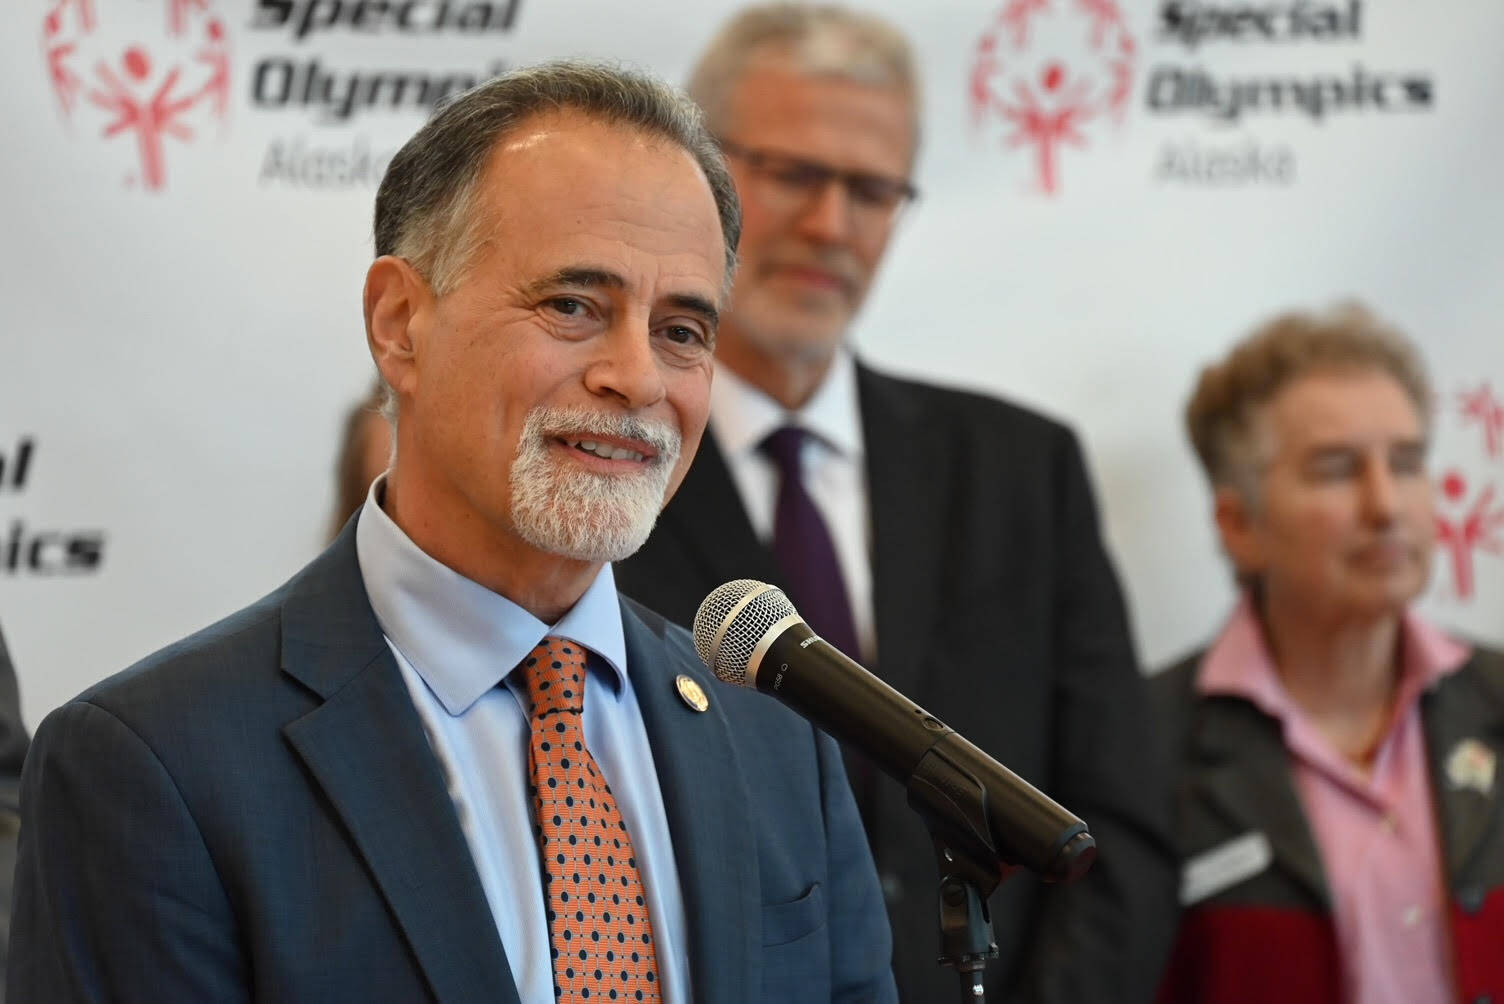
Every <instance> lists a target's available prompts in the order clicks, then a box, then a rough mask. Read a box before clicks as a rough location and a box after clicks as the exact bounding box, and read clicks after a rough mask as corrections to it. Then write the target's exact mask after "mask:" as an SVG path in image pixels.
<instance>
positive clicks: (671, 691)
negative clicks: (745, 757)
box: [622, 604, 762, 1004]
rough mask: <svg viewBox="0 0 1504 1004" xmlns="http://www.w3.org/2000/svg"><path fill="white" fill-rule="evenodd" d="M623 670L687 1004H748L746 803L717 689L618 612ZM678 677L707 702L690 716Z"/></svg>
mask: <svg viewBox="0 0 1504 1004" xmlns="http://www.w3.org/2000/svg"><path fill="white" fill-rule="evenodd" d="M622 624H623V627H624V628H625V632H626V641H627V667H628V672H630V673H631V676H632V688H633V691H634V692H635V693H636V695H637V703H638V706H639V707H640V708H641V710H642V719H643V724H644V726H645V727H646V728H647V733H648V742H649V744H650V745H651V747H652V750H653V762H654V765H655V766H656V768H657V772H658V784H659V787H660V788H661V789H662V792H663V808H664V811H665V813H666V815H667V817H668V826H669V832H670V834H671V835H672V837H673V844H674V858H675V859H676V861H677V864H678V870H679V883H680V886H681V889H682V891H683V894H684V910H685V916H686V919H687V921H688V924H689V944H690V951H691V952H692V953H693V954H692V958H691V961H690V972H691V978H692V980H693V982H694V996H695V999H696V1000H706V1001H717V1002H723V1001H724V1002H728V1004H731V1002H740V1001H745V1002H749V1004H750V1002H751V1001H752V1000H753V999H754V996H755V993H756V987H757V986H758V985H759V980H760V974H759V973H758V972H757V970H756V959H757V957H758V952H759V950H760V944H759V943H760V939H761V930H762V918H761V915H760V910H761V903H760V901H759V900H758V898H757V896H756V890H757V889H758V888H759V884H758V876H757V848H756V846H755V844H754V842H753V839H752V832H753V825H752V820H751V819H750V818H748V815H747V805H748V804H749V802H748V797H747V795H746V793H745V792H744V791H743V783H742V772H741V768H740V765H739V763H738V761H737V758H736V751H735V746H734V744H733V743H732V741H731V730H730V726H729V724H728V723H727V721H726V718H725V715H724V712H723V711H722V709H721V707H720V702H719V701H717V700H716V693H717V690H716V688H718V686H719V685H718V684H716V683H714V682H712V680H711V678H710V675H709V673H708V671H707V670H706V669H705V667H704V666H702V665H700V663H699V661H698V660H696V659H695V658H694V656H693V653H691V652H690V651H688V649H687V647H684V646H672V647H671V646H670V645H669V644H668V643H667V642H666V640H665V639H664V637H663V636H662V635H661V634H658V633H654V631H653V630H652V629H651V628H649V627H648V626H647V625H646V624H644V623H643V621H642V620H641V619H640V618H639V617H638V616H637V614H636V613H635V612H634V611H633V610H632V608H631V607H630V606H628V605H627V604H623V605H622ZM679 675H687V676H689V677H691V678H692V679H693V680H694V681H695V682H697V683H698V684H699V685H700V687H701V689H703V690H704V692H705V693H706V694H708V695H710V699H711V702H710V709H709V710H708V711H705V712H696V711H693V710H691V709H690V708H689V706H688V705H687V704H685V703H684V701H683V700H681V699H680V697H679V695H678V691H677V688H676V685H675V679H676V677H678V676H679Z"/></svg>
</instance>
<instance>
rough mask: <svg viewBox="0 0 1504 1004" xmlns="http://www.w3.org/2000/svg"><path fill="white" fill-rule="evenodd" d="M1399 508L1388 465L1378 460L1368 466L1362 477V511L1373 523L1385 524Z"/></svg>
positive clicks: (1396, 489) (1392, 475) (1397, 491)
mask: <svg viewBox="0 0 1504 1004" xmlns="http://www.w3.org/2000/svg"><path fill="white" fill-rule="evenodd" d="M1398 506H1399V488H1398V485H1396V484H1395V479H1394V472H1393V471H1391V470H1390V469H1389V464H1388V463H1387V462H1385V461H1384V460H1379V461H1376V462H1373V463H1370V464H1369V465H1368V469H1367V471H1366V472H1365V474H1364V477H1363V509H1364V511H1365V512H1366V513H1367V515H1368V517H1369V518H1370V519H1372V520H1373V521H1375V522H1381V523H1387V522H1389V521H1390V520H1392V519H1393V518H1394V515H1395V512H1396V510H1397V509H1398Z"/></svg>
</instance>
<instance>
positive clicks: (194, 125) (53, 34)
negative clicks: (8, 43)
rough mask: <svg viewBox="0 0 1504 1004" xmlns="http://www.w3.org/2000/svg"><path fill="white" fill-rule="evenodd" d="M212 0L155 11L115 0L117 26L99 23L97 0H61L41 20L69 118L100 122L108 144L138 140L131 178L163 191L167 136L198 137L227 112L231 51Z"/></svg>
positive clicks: (173, 2) (52, 76)
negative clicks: (116, 2)
mask: <svg viewBox="0 0 1504 1004" xmlns="http://www.w3.org/2000/svg"><path fill="white" fill-rule="evenodd" d="M215 2H216V0H156V3H155V5H154V7H155V15H154V16H152V14H151V13H150V11H151V8H147V7H144V5H138V6H133V7H126V8H121V7H120V6H119V5H116V6H115V7H111V8H107V10H108V12H109V13H110V14H112V15H114V16H116V17H117V19H118V20H119V22H120V23H119V24H115V25H113V26H112V25H110V24H101V18H100V16H99V15H100V11H99V10H98V9H97V7H96V3H97V0H56V2H55V3H54V4H53V6H52V7H51V9H50V10H48V12H47V15H46V17H44V18H43V20H42V52H43V56H44V58H45V60H46V66H47V76H48V80H49V82H50V83H51V85H52V90H53V93H54V94H56V95H57V100H58V106H59V108H60V110H61V112H62V115H63V118H64V119H65V120H66V121H69V122H73V121H79V120H82V121H84V122H86V124H87V125H88V126H90V127H91V128H97V130H98V132H97V135H98V136H99V138H101V139H103V140H109V141H113V140H119V139H130V140H133V141H134V143H133V148H134V156H133V157H132V158H131V159H132V160H133V161H134V163H135V164H136V170H135V171H133V172H128V174H127V177H126V180H127V183H128V184H140V185H141V186H142V187H143V188H146V189H148V190H151V191H156V190H160V189H161V188H163V187H164V186H165V185H166V183H167V154H168V149H169V143H168V141H169V140H171V141H172V145H174V146H175V145H179V144H187V143H191V142H192V141H193V140H194V139H195V138H196V137H197V136H198V135H200V134H202V132H203V131H204V130H205V128H206V127H208V126H210V125H212V124H213V123H214V122H218V123H220V124H223V123H224V122H225V120H226V119H227V118H228V115H229V108H230V47H229V40H228V38H227V35H226V32H225V25H224V21H223V20H222V19H221V18H220V17H219V16H218V15H217V14H216V13H215V12H214V10H213V4H214V3H215ZM143 11H147V12H148V13H147V18H148V20H146V21H144V22H143V20H142V17H143ZM128 18H129V19H131V23H126V22H127V19H128ZM111 27H113V28H114V31H113V32H112V31H111V30H110V29H111ZM126 33H128V34H126ZM143 36H145V37H147V38H149V39H150V40H149V41H143V40H142V38H143Z"/></svg>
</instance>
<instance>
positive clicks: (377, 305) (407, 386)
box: [364, 255, 434, 396]
mask: <svg viewBox="0 0 1504 1004" xmlns="http://www.w3.org/2000/svg"><path fill="white" fill-rule="evenodd" d="M433 299H434V297H433V290H432V289H431V288H430V287H429V285H428V283H427V282H426V281H425V280H424V279H423V277H422V276H421V275H419V274H418V273H417V270H415V269H414V268H413V267H412V265H410V264H408V262H407V261H406V259H403V258H398V257H396V256H395V255H383V256H382V257H380V258H377V259H376V260H375V261H373V262H372V263H371V267H370V268H369V269H367V270H366V287H365V294H364V307H365V316H366V344H367V345H368V346H369V348H370V350H371V358H372V359H374V360H375V361H376V368H377V369H379V370H380V371H381V375H382V376H383V377H384V378H385V379H386V382H387V385H388V386H390V387H391V388H392V389H393V390H394V391H396V392H397V394H398V395H399V396H401V395H404V394H410V393H412V391H413V386H414V381H415V379H416V367H415V360H416V348H417V345H418V343H419V342H421V340H422V335H423V331H422V328H423V326H424V325H425V324H426V323H427V322H428V320H429V318H431V316H432V310H431V307H432V305H433Z"/></svg>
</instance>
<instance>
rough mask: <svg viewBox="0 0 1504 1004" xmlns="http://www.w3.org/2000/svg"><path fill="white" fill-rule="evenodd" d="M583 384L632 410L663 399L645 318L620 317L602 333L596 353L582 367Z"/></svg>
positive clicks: (663, 390) (659, 374)
mask: <svg viewBox="0 0 1504 1004" xmlns="http://www.w3.org/2000/svg"><path fill="white" fill-rule="evenodd" d="M585 386H586V388H587V389H588V390H589V391H590V392H591V393H592V394H596V395H599V396H602V397H613V398H615V399H616V400H617V401H618V402H619V403H621V404H622V405H624V406H626V407H627V408H629V409H633V410H635V409H638V408H647V407H650V406H652V405H655V404H657V403H658V402H659V401H661V400H663V398H664V396H665V394H666V389H665V387H664V383H663V373H662V371H661V370H660V369H659V365H658V357H657V354H656V353H655V352H654V351H653V342H652V334H651V333H650V332H649V330H648V324H647V321H646V320H632V319H623V321H621V322H620V323H618V324H616V325H615V326H613V327H612V328H611V329H610V330H609V331H608V332H607V333H606V336H605V337H604V338H603V339H601V343H600V352H599V354H598V355H597V356H596V357H595V358H594V359H592V360H591V362H590V365H588V366H587V367H586V368H585Z"/></svg>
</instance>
